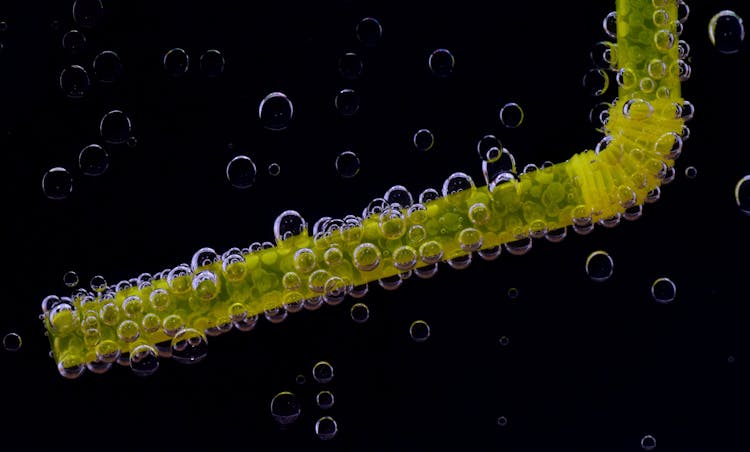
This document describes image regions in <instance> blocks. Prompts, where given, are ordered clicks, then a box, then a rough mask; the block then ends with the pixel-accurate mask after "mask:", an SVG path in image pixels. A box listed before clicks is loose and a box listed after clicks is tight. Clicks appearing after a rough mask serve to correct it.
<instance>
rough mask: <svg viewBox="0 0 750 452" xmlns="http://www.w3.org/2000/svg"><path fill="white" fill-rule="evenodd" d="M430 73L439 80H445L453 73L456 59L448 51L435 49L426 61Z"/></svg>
mask: <svg viewBox="0 0 750 452" xmlns="http://www.w3.org/2000/svg"><path fill="white" fill-rule="evenodd" d="M427 64H428V66H429V67H430V71H432V73H433V74H434V75H435V76H436V77H440V78H446V77H448V76H450V75H451V74H452V73H453V66H454V65H455V64H456V59H455V58H454V57H453V54H452V53H451V52H450V50H448V49H437V50H435V51H434V52H432V53H431V54H430V57H429V58H428V60H427Z"/></svg>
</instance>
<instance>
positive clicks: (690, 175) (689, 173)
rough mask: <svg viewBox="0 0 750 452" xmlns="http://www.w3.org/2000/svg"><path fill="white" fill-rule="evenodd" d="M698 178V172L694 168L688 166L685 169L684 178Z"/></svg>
mask: <svg viewBox="0 0 750 452" xmlns="http://www.w3.org/2000/svg"><path fill="white" fill-rule="evenodd" d="M696 176H698V170H697V169H696V168H695V167H694V166H688V167H687V168H685V177H687V178H688V179H695V178H696Z"/></svg>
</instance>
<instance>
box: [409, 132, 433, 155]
mask: <svg viewBox="0 0 750 452" xmlns="http://www.w3.org/2000/svg"><path fill="white" fill-rule="evenodd" d="M412 143H414V147H415V148H417V150H418V151H421V152H425V151H429V150H430V149H432V147H433V146H434V145H435V136H434V135H433V134H432V132H430V131H429V130H428V129H419V130H417V131H416V132H415V133H414V136H413V137H412Z"/></svg>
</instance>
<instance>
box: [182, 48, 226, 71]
mask: <svg viewBox="0 0 750 452" xmlns="http://www.w3.org/2000/svg"><path fill="white" fill-rule="evenodd" d="M198 65H199V67H200V70H201V73H203V75H205V76H206V77H210V78H213V77H218V76H219V75H221V74H222V72H224V55H222V54H221V52H219V51H218V50H216V49H210V50H206V51H205V52H204V53H203V55H201V58H200V61H198ZM186 67H187V66H186Z"/></svg>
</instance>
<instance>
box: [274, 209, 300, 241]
mask: <svg viewBox="0 0 750 452" xmlns="http://www.w3.org/2000/svg"><path fill="white" fill-rule="evenodd" d="M306 231H307V221H305V219H304V218H302V215H300V214H299V212H297V211H295V210H286V211H284V212H282V213H281V214H280V215H279V216H278V217H276V220H275V221H274V222H273V236H274V238H275V239H276V243H280V242H282V241H284V240H287V239H288V238H290V237H293V236H296V235H300V234H302V233H304V232H306Z"/></svg>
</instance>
